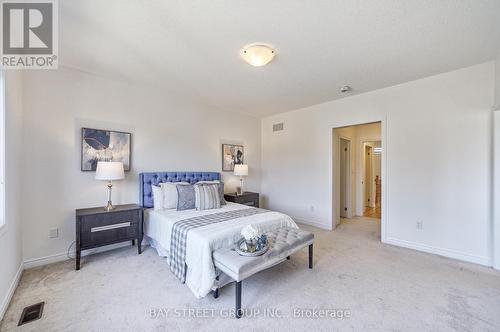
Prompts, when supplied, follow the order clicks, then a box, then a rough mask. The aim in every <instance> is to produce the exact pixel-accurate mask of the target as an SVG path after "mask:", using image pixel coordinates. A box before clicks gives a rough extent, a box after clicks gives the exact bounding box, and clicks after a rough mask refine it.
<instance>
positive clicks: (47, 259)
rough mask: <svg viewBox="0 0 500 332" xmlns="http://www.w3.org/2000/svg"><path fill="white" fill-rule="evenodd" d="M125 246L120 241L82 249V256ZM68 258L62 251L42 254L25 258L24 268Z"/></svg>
mask: <svg viewBox="0 0 500 332" xmlns="http://www.w3.org/2000/svg"><path fill="white" fill-rule="evenodd" d="M126 246H130V243H128V242H121V243H115V244H110V245H108V246H104V247H99V248H95V249H89V250H85V251H82V257H85V256H87V255H92V254H97V253H100V252H104V251H109V250H113V249H118V248H122V247H126ZM70 255H71V257H75V251H74V250H73V251H70ZM68 259H69V258H68V253H67V252H62V253H59V254H55V255H49V256H44V257H37V258H30V259H27V260H25V261H24V268H25V269H31V268H33V267H38V266H44V265H48V264H53V263H58V262H63V261H65V260H68Z"/></svg>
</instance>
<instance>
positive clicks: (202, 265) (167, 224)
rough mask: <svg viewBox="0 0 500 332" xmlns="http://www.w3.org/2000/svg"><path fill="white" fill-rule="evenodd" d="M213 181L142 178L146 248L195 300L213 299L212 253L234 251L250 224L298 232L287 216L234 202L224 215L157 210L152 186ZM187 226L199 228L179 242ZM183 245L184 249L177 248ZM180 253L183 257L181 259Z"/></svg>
mask: <svg viewBox="0 0 500 332" xmlns="http://www.w3.org/2000/svg"><path fill="white" fill-rule="evenodd" d="M213 180H220V173H217V172H149V173H141V174H140V175H139V184H140V188H139V192H140V203H141V205H142V207H143V208H144V242H145V244H149V245H151V247H153V248H154V249H156V251H157V252H158V254H159V255H160V256H162V257H166V258H167V263H168V264H169V265H170V267H171V270H172V272H173V273H174V275H176V276H177V277H178V278H179V279H180V281H182V282H185V283H186V285H187V286H188V287H189V289H190V290H191V291H192V292H193V294H194V295H195V296H196V297H197V298H202V297H204V296H206V295H207V294H208V293H210V291H211V290H212V289H213V287H214V284H215V282H216V276H217V272H216V271H215V268H214V264H213V260H212V253H213V251H214V250H217V249H221V248H232V247H234V244H235V243H236V242H237V241H238V240H239V239H240V238H241V235H240V232H241V229H242V228H243V227H244V226H246V225H250V224H252V225H254V226H256V227H257V228H258V229H259V231H261V232H269V231H272V230H275V229H278V228H281V227H294V228H298V227H297V225H296V224H295V222H294V221H293V220H292V218H290V217H289V216H287V215H285V214H282V213H279V212H274V211H268V210H263V209H256V208H253V207H249V206H246V205H241V204H236V203H231V202H227V204H226V205H223V206H222V207H221V208H220V209H211V210H204V211H196V210H185V211H177V210H175V209H169V210H159V211H158V210H156V211H155V210H154V209H153V194H152V187H151V186H153V185H159V184H160V183H163V182H189V183H191V184H194V183H196V182H199V181H213ZM193 221H194V222H193ZM200 221H201V222H200ZM207 221H208V222H207ZM186 224H191V225H192V224H196V226H195V227H192V226H191V227H190V228H189V230H185V233H186V234H185V240H184V241H179V234H180V233H179V228H180V227H181V226H182V225H186ZM179 243H181V246H182V248H179ZM180 249H182V250H180ZM179 252H180V253H182V254H183V255H179ZM182 268H185V270H183V269H182ZM219 286H220V285H219Z"/></svg>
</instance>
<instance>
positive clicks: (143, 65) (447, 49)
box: [59, 0, 500, 117]
mask: <svg viewBox="0 0 500 332" xmlns="http://www.w3.org/2000/svg"><path fill="white" fill-rule="evenodd" d="M59 6H60V16H59V25H60V29H59V30H60V42H59V49H60V64H62V65H65V66H70V67H76V68H79V69H82V70H86V71H90V72H94V73H97V74H100V75H104V76H108V77H111V78H113V79H118V80H125V81H130V82H134V83H138V84H146V85H147V86H154V87H159V88H161V89H163V90H165V91H169V92H172V93H176V94H178V95H180V96H182V97H183V98H190V99H192V100H196V102H200V103H203V104H204V105H206V106H207V108H212V107H214V108H217V109H221V110H228V111H235V112H243V113H248V114H251V115H254V116H258V117H261V116H266V115H270V114H275V113H280V112H284V111H288V110H293V109H297V108H301V107H304V106H309V105H313V104H318V103H321V102H325V101H329V100H333V99H337V98H341V97H344V96H345V95H343V94H341V93H340V92H339V88H340V87H341V86H343V85H345V84H349V85H351V86H352V87H353V91H352V93H351V94H354V93H362V92H366V91H370V90H374V89H379V88H382V87H387V86H391V85H395V84H398V83H402V82H406V81H410V80H414V79H417V78H421V77H426V76H430V75H433V74H437V73H441V72H445V71H449V70H453V69H457V68H461V67H466V66H469V65H473V64H477V63H481V62H485V61H489V60H493V59H494V58H495V55H496V53H497V51H498V50H499V49H500V0H491V1H487V0H461V1H459V0H371V1H370V0H365V1H361V0H358V1H354V0H347V1H346V0H343V1H334V0H330V1H312V0H311V1H304V0H265V1H264V0H252V1H248V0H211V1H207V0H203V1H201V0H200V1H195V0H180V1H169V0H156V1H153V0H60V1H59ZM252 42H265V43H268V44H271V45H273V46H275V47H276V49H277V56H276V58H275V60H274V61H273V62H271V63H270V64H269V65H267V66H264V67H259V68H257V67H251V66H249V65H248V64H246V63H245V62H244V61H242V60H241V59H240V57H239V50H240V48H241V47H242V46H244V45H246V44H248V43H252Z"/></svg>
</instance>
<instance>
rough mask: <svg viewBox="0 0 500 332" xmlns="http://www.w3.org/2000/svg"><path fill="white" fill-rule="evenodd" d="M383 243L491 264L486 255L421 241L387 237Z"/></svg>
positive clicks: (481, 263) (470, 261)
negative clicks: (472, 253) (440, 246)
mask: <svg viewBox="0 0 500 332" xmlns="http://www.w3.org/2000/svg"><path fill="white" fill-rule="evenodd" d="M384 243H387V244H392V245H395V246H398V247H404V248H409V249H414V250H418V251H423V252H427V253H429V254H435V255H439V256H444V257H448V258H453V259H458V260H461V261H464V262H469V263H475V264H480V265H485V266H490V267H491V266H492V262H491V257H487V256H477V255H471V254H468V253H464V252H461V251H457V250H452V249H446V248H439V247H434V246H429V245H426V244H421V243H416V242H411V241H406V240H400V239H396V238H393V237H390V238H387V240H386V241H385V242H384Z"/></svg>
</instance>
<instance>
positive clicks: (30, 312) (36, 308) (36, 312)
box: [17, 302, 45, 326]
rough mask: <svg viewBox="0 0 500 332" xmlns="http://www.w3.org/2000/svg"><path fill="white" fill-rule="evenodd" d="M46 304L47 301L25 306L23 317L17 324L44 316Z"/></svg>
mask: <svg viewBox="0 0 500 332" xmlns="http://www.w3.org/2000/svg"><path fill="white" fill-rule="evenodd" d="M44 304H45V302H40V303H37V304H33V305H30V306H29V307H26V308H24V310H23V313H22V314H21V318H20V319H19V324H17V326H21V325H23V324H26V323H29V322H32V321H34V320H37V319H40V318H42V313H43V305H44Z"/></svg>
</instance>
